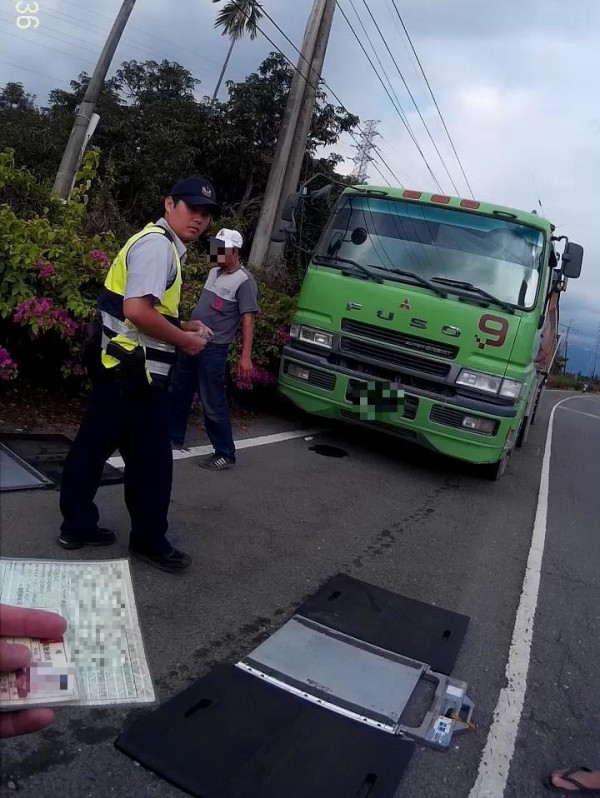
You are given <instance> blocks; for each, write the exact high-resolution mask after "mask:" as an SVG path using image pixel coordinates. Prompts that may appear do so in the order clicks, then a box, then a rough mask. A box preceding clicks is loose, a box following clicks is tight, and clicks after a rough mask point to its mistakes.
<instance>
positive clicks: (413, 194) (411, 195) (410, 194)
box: [402, 190, 423, 199]
mask: <svg viewBox="0 0 600 798" xmlns="http://www.w3.org/2000/svg"><path fill="white" fill-rule="evenodd" d="M422 195H423V192H422V191H409V190H407V191H403V192H402V196H403V197H406V199H421V197H422Z"/></svg>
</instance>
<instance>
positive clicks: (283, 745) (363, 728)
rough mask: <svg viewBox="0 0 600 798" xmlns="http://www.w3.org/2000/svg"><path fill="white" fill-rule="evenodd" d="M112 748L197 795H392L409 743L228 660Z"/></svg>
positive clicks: (410, 749)
mask: <svg viewBox="0 0 600 798" xmlns="http://www.w3.org/2000/svg"><path fill="white" fill-rule="evenodd" d="M116 746H117V748H119V749H120V750H121V751H123V752H124V753H126V754H128V755H129V756H131V757H133V758H134V759H135V760H137V761H138V762H140V763H141V764H142V765H144V766H145V767H147V768H149V769H150V770H152V771H153V772H154V773H156V774H158V775H159V776H162V777H163V778H165V779H167V780H168V781H170V782H171V783H173V784H175V785H176V786H178V787H180V788H182V789H184V790H186V791H187V792H189V793H190V794H191V795H194V796H198V798H393V796H394V794H395V792H396V790H397V787H398V784H399V782H400V779H401V778H402V774H403V773H404V771H405V769H406V767H407V765H408V763H409V760H410V757H411V754H412V752H413V750H414V744H413V743H411V742H407V741H405V740H402V739H400V738H398V737H395V736H394V735H391V734H387V733H386V732H383V731H379V730H378V729H374V728H372V727H370V726H367V725H365V724H362V723H359V722H357V721H355V720H350V719H347V718H345V717H343V716H341V715H338V714H336V713H334V712H330V711H329V710H327V709H322V708H321V707H319V706H317V705H315V704H311V703H309V702H308V701H305V700H304V699H302V698H298V697H296V696H294V695H291V694H290V693H287V692H285V691H284V690H281V689H279V688H277V687H273V686H272V685H269V684H267V683H266V682H264V681H262V680H261V679H258V678H256V677H255V676H252V675H250V674H247V673H244V672H243V671H241V670H240V669H239V668H236V667H228V666H221V667H218V668H217V669H215V670H214V671H212V672H211V673H210V674H209V675H208V676H206V677H205V678H203V679H201V680H200V681H198V682H196V683H195V684H194V685H192V686H191V687H189V688H188V689H187V690H185V691H184V692H183V693H181V694H180V695H178V696H176V697H175V698H173V699H171V700H170V701H168V702H167V703H166V704H164V705H163V706H162V707H160V708H159V709H157V710H155V711H154V712H152V713H151V714H149V715H147V716H145V717H143V718H141V719H140V720H138V721H137V722H136V723H134V724H133V725H132V726H131V727H130V728H129V729H128V730H127V731H125V732H124V733H123V734H122V735H121V736H120V737H119V738H118V740H117V741H116Z"/></svg>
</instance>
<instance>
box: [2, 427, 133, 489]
mask: <svg viewBox="0 0 600 798" xmlns="http://www.w3.org/2000/svg"><path fill="white" fill-rule="evenodd" d="M0 445H3V446H4V449H5V451H8V452H9V453H10V454H11V455H12V456H13V457H14V456H15V455H16V457H17V458H18V459H19V460H20V461H22V462H23V463H24V464H25V465H26V466H27V467H28V468H30V469H31V470H33V471H35V472H36V473H39V474H40V475H41V476H42V479H43V480H44V483H43V485H31V486H29V487H57V486H59V485H60V481H61V478H62V471H63V466H64V463H65V459H66V457H67V454H68V452H69V447H70V446H71V440H70V439H69V438H67V436H66V435H59V434H54V433H48V434H41V433H16V432H10V433H3V434H2V435H0ZM120 482H123V474H122V473H121V471H119V470H118V469H116V468H113V466H111V465H109V464H108V463H106V464H105V466H104V470H103V472H102V478H101V480H100V484H101V485H115V484H118V483H120ZM1 484H2V485H3V484H4V482H3V481H2V483H1ZM2 489H3V490H16V488H4V487H2Z"/></svg>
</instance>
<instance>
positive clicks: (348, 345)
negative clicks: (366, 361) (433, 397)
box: [340, 338, 450, 377]
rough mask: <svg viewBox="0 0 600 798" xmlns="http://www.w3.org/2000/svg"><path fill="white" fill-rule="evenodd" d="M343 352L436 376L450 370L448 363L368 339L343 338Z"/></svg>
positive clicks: (442, 375)
mask: <svg viewBox="0 0 600 798" xmlns="http://www.w3.org/2000/svg"><path fill="white" fill-rule="evenodd" d="M340 349H341V351H342V352H345V353H348V354H350V355H354V356H355V357H358V358H371V359H372V360H379V361H381V362H383V363H385V364H387V365H394V366H398V367H400V368H402V367H404V368H407V369H412V370H413V371H418V372H421V373H422V374H433V375H435V376H436V377H445V376H446V375H447V374H448V372H449V371H450V365H449V364H448V363H439V362H438V361H436V360H428V359H427V358H424V357H418V356H416V355H409V354H408V353H407V352H399V351H396V350H394V349H386V348H385V347H383V346H377V345H376V344H372V343H369V342H368V341H357V340H355V339H354V338H342V339H341V341H340Z"/></svg>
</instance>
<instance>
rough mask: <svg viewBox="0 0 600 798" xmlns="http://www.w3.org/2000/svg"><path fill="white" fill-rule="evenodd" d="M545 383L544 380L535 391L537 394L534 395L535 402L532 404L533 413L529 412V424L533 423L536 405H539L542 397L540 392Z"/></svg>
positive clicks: (536, 409)
mask: <svg viewBox="0 0 600 798" xmlns="http://www.w3.org/2000/svg"><path fill="white" fill-rule="evenodd" d="M545 385H546V380H544V382H543V383H542V384H541V385H540V389H539V391H538V393H537V396H536V397H535V404H534V406H533V413H532V414H531V421H530V422H529V423H530V424H535V417H536V415H537V411H538V407H539V404H540V399H541V398H542V392H543V390H544V386H545Z"/></svg>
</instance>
